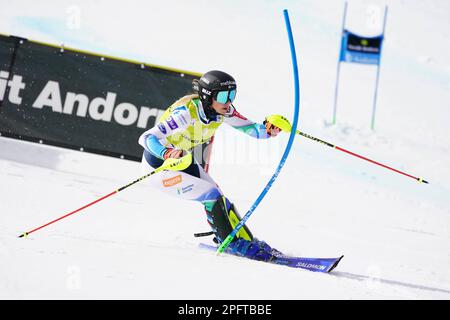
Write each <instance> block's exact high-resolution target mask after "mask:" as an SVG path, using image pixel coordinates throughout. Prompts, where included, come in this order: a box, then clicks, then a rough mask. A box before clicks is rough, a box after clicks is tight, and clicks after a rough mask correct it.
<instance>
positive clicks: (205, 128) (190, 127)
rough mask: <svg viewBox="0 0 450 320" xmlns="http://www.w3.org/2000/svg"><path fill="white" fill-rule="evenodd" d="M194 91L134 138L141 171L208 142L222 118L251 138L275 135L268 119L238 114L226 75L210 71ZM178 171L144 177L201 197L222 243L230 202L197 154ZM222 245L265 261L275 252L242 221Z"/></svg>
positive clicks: (229, 226) (234, 215) (233, 218)
mask: <svg viewBox="0 0 450 320" xmlns="http://www.w3.org/2000/svg"><path fill="white" fill-rule="evenodd" d="M192 84H193V86H192V87H193V91H194V94H191V95H187V96H184V97H182V98H180V99H179V100H178V101H176V102H175V103H174V104H172V105H171V106H170V107H169V108H168V109H167V111H166V112H165V113H164V114H163V116H162V117H161V118H160V119H159V123H157V124H156V125H155V126H154V127H153V128H151V129H149V130H147V131H146V132H144V133H143V134H142V135H141V136H140V137H139V144H140V145H141V146H142V147H143V148H144V153H143V158H142V165H143V168H144V170H146V171H147V172H148V171H149V170H150V171H151V170H153V169H155V168H157V167H159V166H161V165H162V163H163V162H164V160H165V159H168V158H180V157H182V156H183V155H184V154H185V153H186V152H191V151H192V149H193V148H194V147H195V146H197V145H201V144H203V143H206V142H208V141H209V140H210V139H211V137H212V136H213V135H214V133H215V131H216V130H217V128H219V126H220V125H221V124H222V123H227V124H228V125H231V126H232V127H233V128H235V129H237V130H239V131H242V132H244V133H246V134H248V135H250V136H252V137H254V138H257V139H267V138H270V137H275V136H277V135H278V133H279V132H280V131H281V129H279V128H278V127H275V126H274V125H273V124H271V123H270V122H268V121H264V123H263V124H258V123H255V122H253V121H251V120H248V119H247V118H245V117H244V116H242V115H241V114H239V113H238V112H237V111H236V109H235V107H234V106H233V104H232V103H233V101H234V99H235V97H236V81H235V79H234V78H233V77H232V76H230V75H229V74H227V73H225V72H222V71H218V70H213V71H209V72H207V73H205V74H204V75H203V76H202V77H201V78H200V79H199V80H198V79H195V80H193V82H192ZM193 158H194V161H193V162H192V164H191V165H190V166H189V167H188V168H187V169H185V170H183V171H169V170H167V171H163V172H162V173H161V174H159V175H155V176H153V177H151V179H149V183H150V184H151V185H153V186H154V187H157V188H159V189H160V190H162V191H164V192H167V193H169V194H172V195H175V196H178V197H181V198H183V199H188V200H194V201H198V202H201V203H202V204H203V206H204V208H205V212H206V217H207V221H208V223H209V225H210V226H211V229H212V231H213V233H214V235H215V237H214V241H215V242H216V243H222V242H223V241H224V239H225V238H226V237H227V236H228V235H229V234H230V233H231V231H232V230H233V228H234V227H235V226H236V225H237V224H238V222H239V221H240V220H241V217H240V216H239V214H238V212H237V210H236V208H235V206H234V205H233V204H232V203H231V201H230V200H229V199H227V198H226V197H225V195H224V194H223V192H222V191H221V190H220V188H219V186H218V185H217V184H216V183H215V181H214V180H213V179H212V178H211V176H210V175H209V174H208V173H207V172H206V171H205V170H204V169H203V167H202V166H201V165H200V164H199V162H198V161H197V159H195V157H193ZM228 250H231V252H233V253H235V254H238V255H241V256H244V257H247V258H250V259H255V260H262V261H271V260H272V259H274V257H276V255H277V254H279V253H280V252H279V251H277V250H276V249H272V248H271V247H270V246H269V245H268V244H266V243H265V242H264V241H260V240H258V239H257V238H255V237H253V235H252V233H251V232H250V230H249V229H248V227H247V226H246V225H244V226H243V227H242V228H241V229H240V231H239V232H238V233H237V234H236V237H235V238H234V239H233V241H232V242H231V243H230V245H229V247H228Z"/></svg>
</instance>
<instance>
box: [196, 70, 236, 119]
mask: <svg viewBox="0 0 450 320" xmlns="http://www.w3.org/2000/svg"><path fill="white" fill-rule="evenodd" d="M192 89H193V90H194V92H195V93H198V95H199V97H200V100H201V101H202V105H203V108H205V109H212V108H211V104H212V98H213V97H215V95H214V94H215V93H217V92H218V91H225V90H233V89H234V90H236V80H234V78H233V77H232V76H230V75H229V74H228V73H226V72H223V71H219V70H212V71H208V72H207V73H205V74H204V75H203V76H202V77H201V78H200V80H198V79H194V80H193V81H192ZM205 111H206V110H205Z"/></svg>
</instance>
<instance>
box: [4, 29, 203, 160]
mask: <svg viewBox="0 0 450 320" xmlns="http://www.w3.org/2000/svg"><path fill="white" fill-rule="evenodd" d="M199 76H200V75H199V74H195V73H188V72H185V71H180V70H174V69H168V68H164V67H159V66H152V65H148V64H142V63H138V62H133V61H125V60H120V59H117V58H112V57H108V56H101V55H96V54H93V53H87V52H82V51H78V50H75V49H67V48H63V47H58V46H52V45H48V44H42V43H38V42H35V41H31V40H27V39H22V38H18V37H13V36H2V35H0V133H1V135H3V136H6V137H13V138H19V139H23V140H28V141H34V142H39V143H44V144H50V145H56V146H61V147H66V148H71V149H77V150H82V151H86V152H93V153H98V154H103V155H109V156H115V157H120V158H124V159H129V160H136V161H140V159H141V156H142V147H141V146H140V145H139V144H138V143H137V139H138V137H139V136H140V134H141V133H142V132H144V131H145V130H147V129H149V128H151V127H153V126H154V124H155V121H156V119H158V118H159V117H160V116H161V115H162V113H164V110H165V109H167V107H168V106H169V105H171V104H172V103H173V102H174V101H175V100H177V99H178V98H179V97H181V96H183V95H185V94H189V93H192V90H191V83H192V79H194V78H198V77H199Z"/></svg>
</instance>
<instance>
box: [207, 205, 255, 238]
mask: <svg viewBox="0 0 450 320" xmlns="http://www.w3.org/2000/svg"><path fill="white" fill-rule="evenodd" d="M205 209H206V214H207V218H208V223H209V225H210V226H211V228H212V230H213V232H214V234H215V236H216V238H217V239H218V240H219V241H220V242H223V241H224V240H225V238H226V237H227V236H228V235H229V234H230V233H231V231H233V229H234V227H236V225H237V224H238V223H239V221H241V219H242V218H241V217H240V216H239V213H238V212H237V211H236V209H235V207H234V205H233V204H232V203H230V201H229V200H228V199H227V198H226V197H224V196H222V197H220V198H219V199H217V200H216V201H215V202H214V203H210V204H209V205H207V204H205ZM235 238H237V239H239V238H242V239H245V240H248V241H251V240H252V239H253V235H252V233H251V232H250V230H249V229H248V228H247V226H246V225H244V226H243V227H242V228H241V229H240V230H239V232H238V233H237V234H236V237H235Z"/></svg>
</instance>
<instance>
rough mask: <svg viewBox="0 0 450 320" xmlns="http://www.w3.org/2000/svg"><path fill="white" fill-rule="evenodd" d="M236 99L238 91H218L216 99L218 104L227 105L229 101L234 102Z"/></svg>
mask: <svg viewBox="0 0 450 320" xmlns="http://www.w3.org/2000/svg"><path fill="white" fill-rule="evenodd" d="M235 97H236V89H233V90H227V91H217V93H216V94H215V99H216V101H217V102H219V103H222V104H225V103H227V102H228V101H230V102H233V101H234V98H235Z"/></svg>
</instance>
